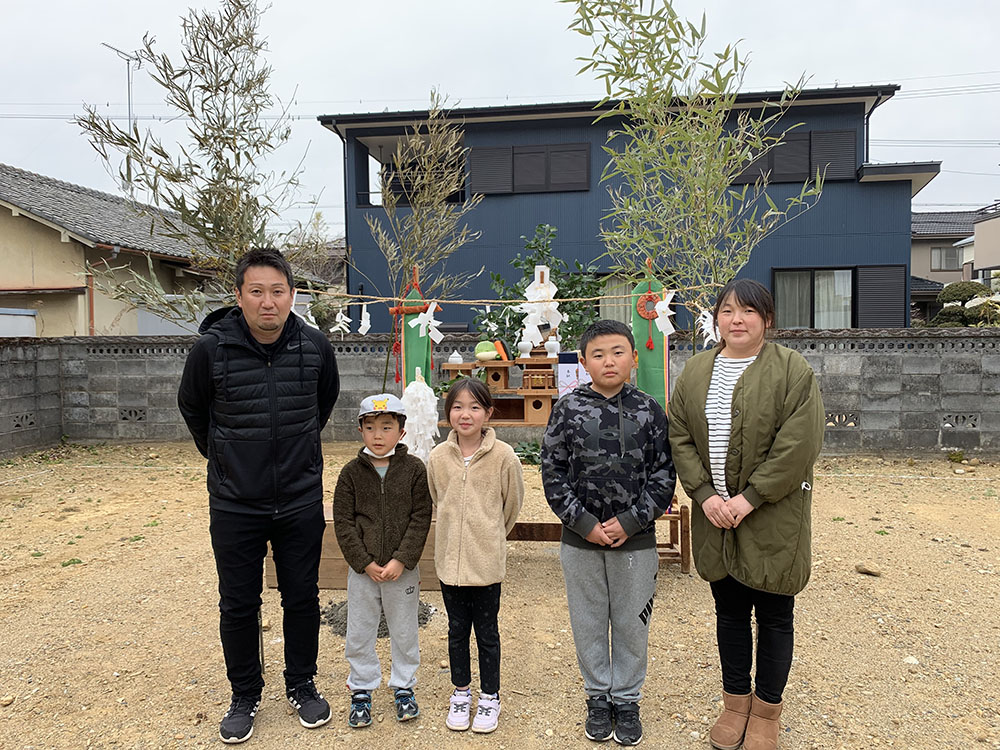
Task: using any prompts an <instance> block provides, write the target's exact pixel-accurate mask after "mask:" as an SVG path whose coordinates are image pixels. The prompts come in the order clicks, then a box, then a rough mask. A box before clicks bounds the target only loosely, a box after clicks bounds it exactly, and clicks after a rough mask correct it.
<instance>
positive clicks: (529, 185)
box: [319, 85, 940, 331]
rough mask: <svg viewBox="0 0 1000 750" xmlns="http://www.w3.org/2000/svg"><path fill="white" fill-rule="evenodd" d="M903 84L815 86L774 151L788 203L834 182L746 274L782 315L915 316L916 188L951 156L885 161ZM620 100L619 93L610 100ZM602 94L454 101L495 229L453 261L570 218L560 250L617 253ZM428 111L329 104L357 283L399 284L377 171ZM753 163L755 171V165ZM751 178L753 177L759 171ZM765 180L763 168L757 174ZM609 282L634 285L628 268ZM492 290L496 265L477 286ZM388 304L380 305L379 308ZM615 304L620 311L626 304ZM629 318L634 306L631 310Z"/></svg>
mask: <svg viewBox="0 0 1000 750" xmlns="http://www.w3.org/2000/svg"><path fill="white" fill-rule="evenodd" d="M898 89H899V87H898V86H896V85H883V86H864V87H843V88H827V89H810V90H806V91H803V92H802V93H801V94H800V96H799V97H798V99H797V100H796V102H795V104H794V105H793V106H792V107H791V108H790V110H789V112H788V113H787V114H786V116H785V117H786V120H785V122H786V123H787V124H788V125H791V124H794V123H800V125H799V126H798V127H796V128H795V129H794V130H793V131H792V132H791V133H790V134H789V135H788V136H787V138H786V145H784V146H782V147H781V148H779V149H775V150H774V151H772V152H771V154H770V155H769V157H768V160H767V164H765V165H761V166H763V167H766V168H767V169H768V170H769V171H770V185H769V187H768V192H769V194H770V195H771V197H772V198H773V199H774V200H775V202H777V203H778V204H781V203H782V202H783V199H784V198H786V197H788V196H790V195H792V194H796V195H797V194H798V191H799V189H800V187H801V185H802V183H803V181H804V180H806V179H807V178H808V177H809V176H810V175H813V174H815V173H816V170H817V169H821V170H825V174H826V183H825V185H824V190H823V196H822V199H821V200H820V202H819V204H818V205H817V206H816V207H815V208H813V209H812V210H810V211H808V212H806V213H805V214H803V215H802V216H800V217H798V218H796V219H795V220H794V221H791V222H789V223H787V224H785V225H784V226H782V227H781V228H780V229H779V230H778V231H776V232H775V233H774V234H772V235H771V236H770V237H768V238H766V239H765V240H764V241H763V242H762V243H761V244H760V245H759V246H758V247H757V249H756V250H754V252H753V254H752V256H751V258H750V261H749V263H747V265H746V266H745V267H744V268H743V270H742V271H741V272H740V275H741V276H744V277H749V278H753V279H756V280H758V281H760V282H761V283H763V284H764V285H765V286H767V287H768V288H769V289H771V290H772V292H773V293H774V296H775V302H776V305H777V321H776V322H777V325H778V327H781V328H875V327H902V326H906V325H908V324H909V317H910V316H909V292H910V290H909V282H910V268H909V266H910V199H911V198H912V196H913V195H915V194H916V193H917V191H919V190H920V189H921V188H923V187H924V186H925V185H926V184H927V183H928V182H929V181H930V180H931V179H932V178H933V177H934V176H935V175H936V174H937V173H938V171H939V170H940V163H939V162H922V163H906V164H872V163H870V162H869V161H868V158H867V155H868V138H869V122H870V118H871V116H872V114H873V112H874V111H875V109H876V108H877V107H879V106H881V105H882V104H884V103H885V102H886V101H887V100H889V99H890V98H891V97H892V95H893V94H894V93H895V92H896V91H897V90H898ZM779 96H780V92H760V93H744V94H740V95H739V96H738V98H737V101H736V108H737V109H743V108H754V107H755V106H757V107H759V106H760V105H761V103H762V102H764V101H776V100H777V99H778V97H779ZM608 106H610V105H608ZM595 107H597V102H574V103H561V104H534V105H518V106H503V107H475V108H461V109H454V110H451V112H450V113H449V117H451V118H454V120H455V121H456V122H458V123H460V124H461V129H462V132H463V137H464V145H465V146H466V147H467V148H469V155H468V159H467V182H466V189H467V190H469V191H472V192H473V193H481V194H482V195H483V196H484V197H483V200H482V202H481V203H480V204H479V206H478V207H477V208H476V209H475V211H474V212H473V213H472V214H470V216H469V225H470V228H471V229H473V230H478V231H480V232H481V233H482V234H481V237H480V238H479V239H478V240H477V241H476V242H474V243H472V244H470V245H467V246H466V247H465V248H463V249H462V250H460V251H459V252H458V253H457V254H456V255H455V256H453V258H452V259H451V260H449V264H448V267H449V270H451V271H475V270H477V269H479V268H480V267H481V266H484V265H485V266H486V268H487V270H492V271H498V272H501V273H503V272H505V271H506V272H507V273H508V274H509V275H510V276H511V279H512V280H513V277H514V275H515V269H512V268H510V266H509V263H508V261H509V260H510V259H511V258H513V257H514V255H515V254H516V253H518V252H520V251H522V250H523V242H522V241H521V239H520V237H521V235H527V236H531V234H532V233H533V230H534V227H535V226H536V225H537V224H552V225H555V226H556V227H557V228H558V238H557V241H556V244H555V247H554V250H555V252H556V253H557V254H559V255H560V256H562V257H564V258H567V259H579V260H581V261H582V262H583V263H584V264H587V263H590V262H596V263H597V264H598V265H603V263H604V261H603V259H602V255H603V253H604V246H603V244H602V242H601V240H600V237H599V233H600V223H601V219H602V217H603V216H604V215H605V213H606V212H607V210H608V209H609V208H610V206H611V201H610V198H609V196H608V191H607V184H606V183H602V182H601V174H602V171H603V169H604V167H605V165H606V163H607V159H608V156H607V154H606V153H605V151H604V149H603V148H602V147H603V146H604V145H605V143H606V142H607V138H608V131H609V129H611V128H614V127H615V124H614V121H613V120H612V119H610V118H609V119H604V120H600V121H597V122H595V118H596V115H597V113H596V112H595ZM426 117H427V112H419V111H416V112H381V113H370V114H342V115H324V116H321V117H320V118H319V120H320V122H321V123H322V124H323V125H324V126H325V127H327V128H329V129H330V130H333V131H334V132H335V133H337V134H338V135H339V136H340V137H341V139H342V140H343V142H344V149H345V153H344V159H345V161H344V195H345V199H346V201H345V202H346V208H345V222H346V235H347V244H348V247H349V252H350V260H351V266H352V268H351V269H350V271H349V278H348V290H349V292H351V293H355V294H381V295H389V294H391V290H389V289H388V283H387V281H386V273H385V260H384V258H383V257H382V254H381V253H380V252H379V250H378V247H377V246H376V244H375V242H374V240H373V239H372V237H371V234H370V232H369V229H368V226H367V224H366V222H365V214H367V213H372V212H374V213H376V214H378V213H380V212H382V211H383V209H382V208H381V207H380V206H379V205H377V204H378V203H379V199H378V186H377V178H378V171H379V167H380V165H381V164H382V163H389V162H391V158H392V154H393V152H394V150H395V148H396V145H397V143H398V140H399V139H400V138H401V136H402V135H403V134H404V133H405V132H406V131H407V129H408V128H412V126H413V124H414V122H419V121H421V120H423V119H426ZM751 171H752V170H748V172H747V173H746V174H748V175H749V174H750V172H751ZM748 179H750V178H749V177H748ZM750 181H752V179H750ZM607 288H608V289H615V291H617V292H618V293H621V290H622V289H623V285H622V284H621V282H620V281H617V285H616V279H615V278H614V277H609V279H608V286H607ZM462 296H463V297H465V298H467V299H490V298H492V297H493V296H494V295H493V293H492V291H491V290H490V288H489V276H488V274H483V275H482V276H480V277H479V278H477V279H476V280H475V281H474V282H473V283H472V284H471V285H470V286H469V287H467V288H466V289H465V290H464V291H463V292H462ZM375 308H378V309H375ZM383 308H384V306H381V305H379V306H373V308H372V309H371V314H372V324H373V329H374V330H382V331H385V330H388V328H389V315H388V313H387V311H386V310H385V309H383ZM602 308H605V309H602V313H603V314H606V315H614V316H616V317H619V316H621V315H622V313H624V310H622V309H617V310H616V309H614V306H612V305H608V306H602ZM474 314H475V313H474V311H473V310H471V309H469V308H463V307H461V306H455V305H449V306H447V307H446V308H445V311H444V312H443V313H442V314H440V315H439V316H438V317H439V318H441V319H443V320H444V321H446V322H448V323H453V324H456V326H457V327H458V328H459V329H461V327H462V325H463V324H468V323H470V322H471V321H472V318H473V317H474ZM623 319H624V318H623Z"/></svg>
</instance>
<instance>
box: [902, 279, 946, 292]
mask: <svg viewBox="0 0 1000 750" xmlns="http://www.w3.org/2000/svg"><path fill="white" fill-rule="evenodd" d="M942 289H944V284H942V283H941V282H940V281H933V280H932V279H925V278H923V277H922V276H911V277H910V294H937V293H938V292H940V291H941V290H942Z"/></svg>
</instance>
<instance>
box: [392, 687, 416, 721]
mask: <svg viewBox="0 0 1000 750" xmlns="http://www.w3.org/2000/svg"><path fill="white" fill-rule="evenodd" d="M418 716H420V708H419V706H417V699H416V698H414V697H413V691H412V690H410V689H409V688H399V689H398V690H397V691H396V721H409V720H410V719H415V718H417V717H418Z"/></svg>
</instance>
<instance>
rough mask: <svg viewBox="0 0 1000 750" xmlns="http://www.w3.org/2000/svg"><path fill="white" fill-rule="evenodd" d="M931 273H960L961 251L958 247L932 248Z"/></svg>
mask: <svg viewBox="0 0 1000 750" xmlns="http://www.w3.org/2000/svg"><path fill="white" fill-rule="evenodd" d="M931 270H932V271H961V270H962V249H961V248H958V247H932V248H931Z"/></svg>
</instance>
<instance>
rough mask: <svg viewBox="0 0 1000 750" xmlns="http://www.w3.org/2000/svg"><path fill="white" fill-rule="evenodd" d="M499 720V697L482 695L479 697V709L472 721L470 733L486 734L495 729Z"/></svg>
mask: <svg viewBox="0 0 1000 750" xmlns="http://www.w3.org/2000/svg"><path fill="white" fill-rule="evenodd" d="M499 719H500V696H499V695H487V694H486V693H482V694H481V695H480V696H479V708H478V709H477V710H476V718H475V719H473V720H472V731H473V732H481V733H482V734H488V733H489V732H492V731H493V730H494V729H496V728H497V721H498V720H499Z"/></svg>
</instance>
